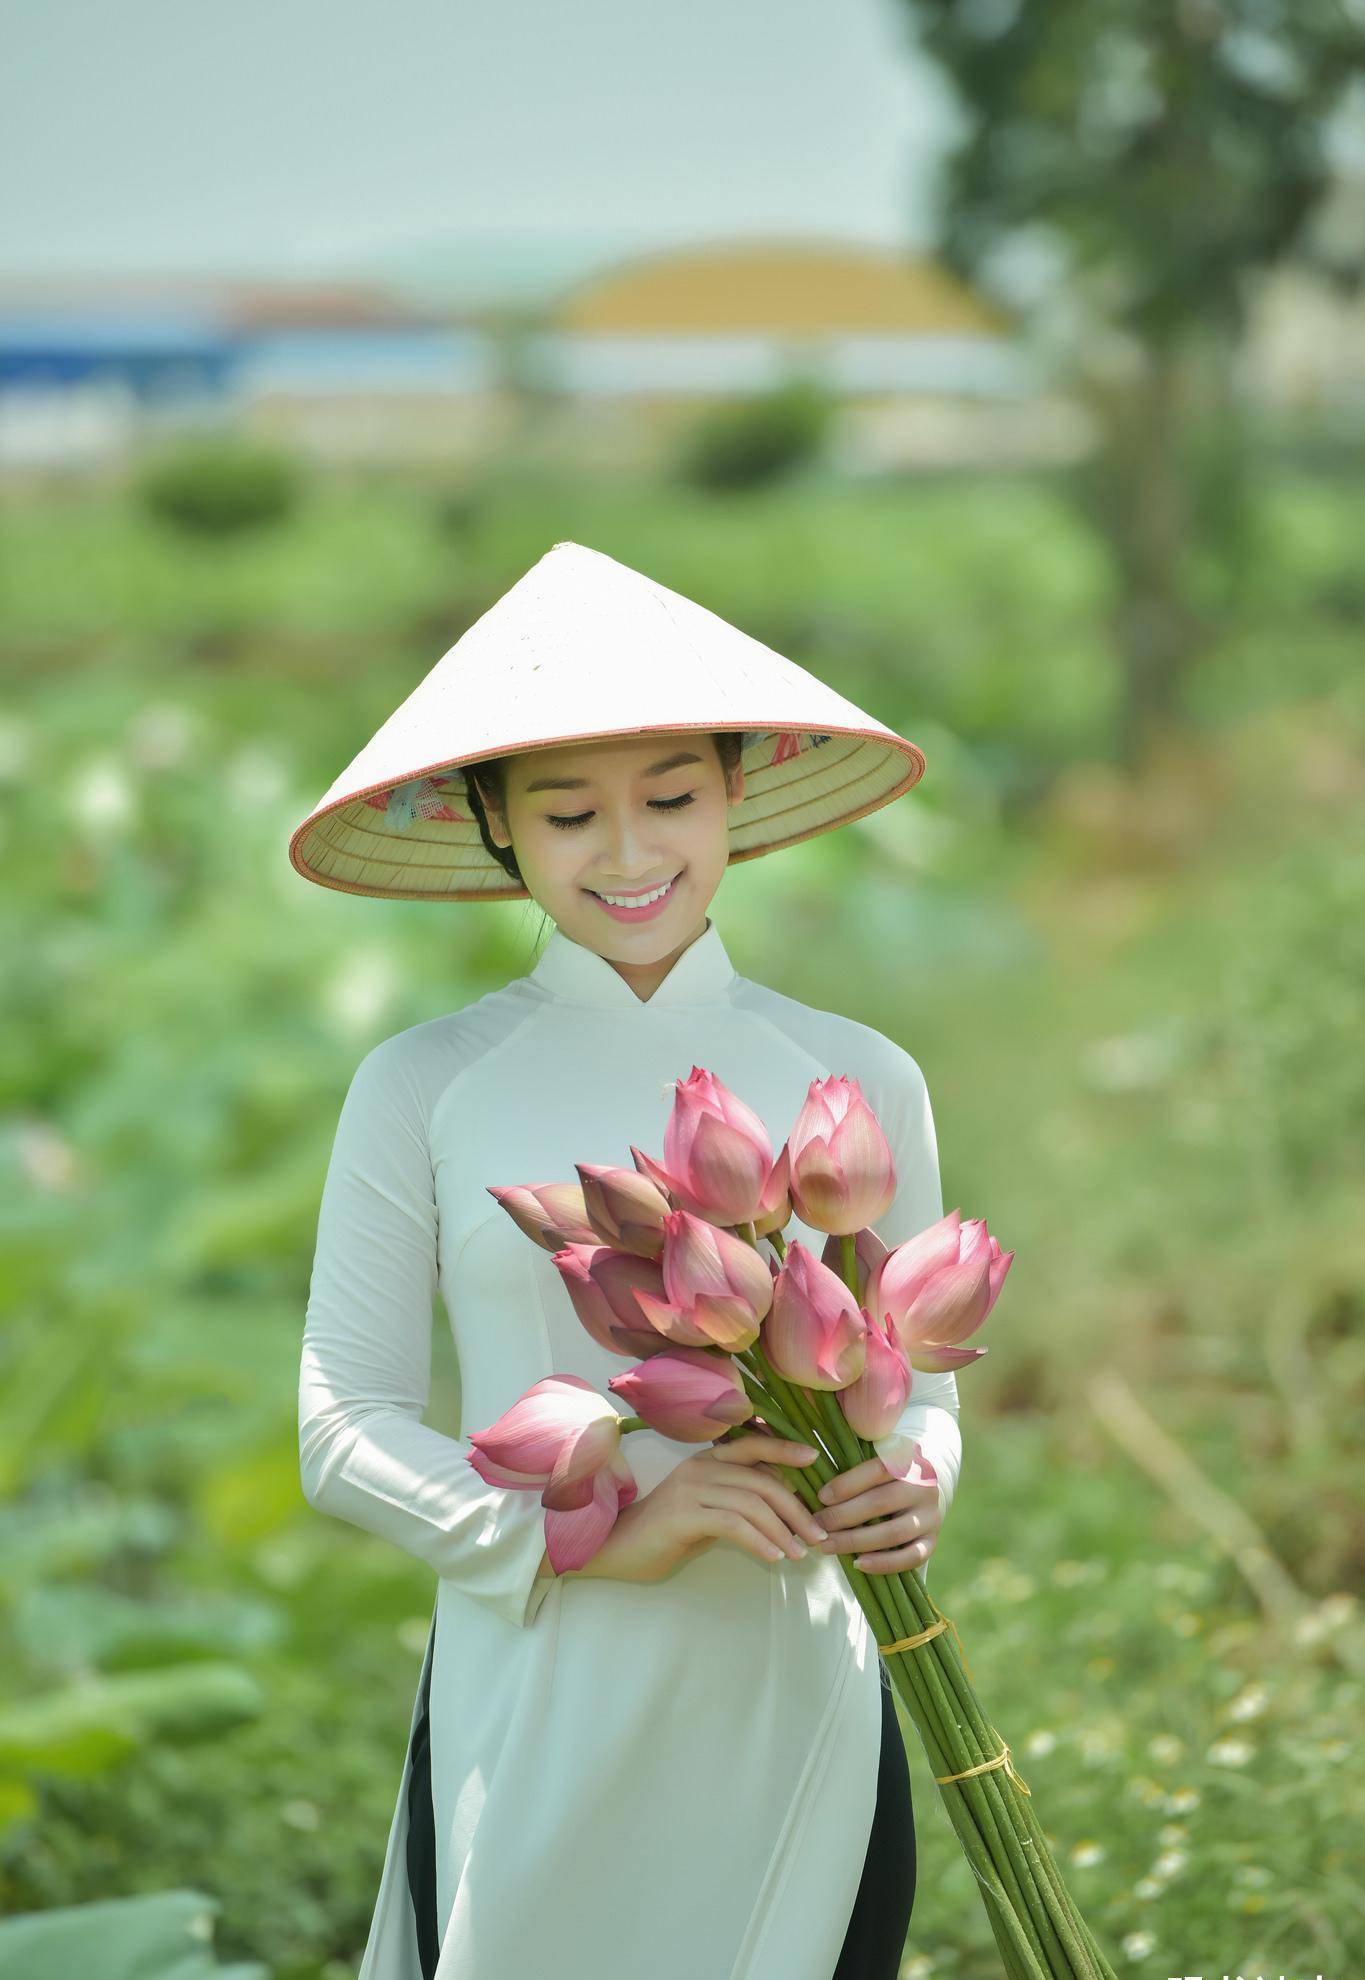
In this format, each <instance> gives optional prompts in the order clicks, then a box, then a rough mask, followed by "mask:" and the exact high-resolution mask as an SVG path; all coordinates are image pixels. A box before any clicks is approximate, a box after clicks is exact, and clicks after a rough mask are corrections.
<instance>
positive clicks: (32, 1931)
mask: <svg viewBox="0 0 1365 1980" xmlns="http://www.w3.org/2000/svg"><path fill="white" fill-rule="evenodd" d="M217 1910H218V1905H217V1904H216V1902H215V1901H214V1900H213V1899H212V1898H206V1897H203V1896H202V1895H201V1894H200V1893H199V1892H198V1891H158V1892H157V1893H155V1895H153V1896H150V1897H130V1898H115V1899H112V1900H110V1901H109V1902H106V1903H103V1904H84V1905H74V1906H67V1907H64V1908H62V1909H61V1910H54V1911H48V1912H44V1913H42V1914H41V1915H38V1916H34V1917H28V1918H8V1919H5V1920H4V1921H3V1922H0V1980H72V1975H73V1974H77V1973H82V1974H87V1973H88V1974H91V1975H94V1974H96V1973H98V1975H99V1980H269V1971H270V1970H269V1968H268V1967H266V1966H264V1965H262V1964H261V1963H260V1962H259V1961H257V1960H240V1961H237V1962H234V1964H233V1965H231V1966H223V1965H221V1964H220V1963H219V1962H218V1961H217V1960H216V1959H215V1958H214V1956H213V1951H212V1948H211V1947H210V1946H209V1945H207V1944H206V1943H205V1941H206V1939H208V1938H209V1937H210V1936H211V1935H212V1932H213V1921H214V1916H215V1914H216V1912H217Z"/></svg>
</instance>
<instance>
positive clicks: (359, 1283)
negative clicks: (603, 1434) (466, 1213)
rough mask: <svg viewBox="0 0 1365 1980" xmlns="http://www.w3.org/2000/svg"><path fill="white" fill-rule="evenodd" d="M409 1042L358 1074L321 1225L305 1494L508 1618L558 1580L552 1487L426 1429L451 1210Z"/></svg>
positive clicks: (341, 1125)
mask: <svg viewBox="0 0 1365 1980" xmlns="http://www.w3.org/2000/svg"><path fill="white" fill-rule="evenodd" d="M398 1042H399V1041H397V1040H388V1041H386V1042H385V1044H382V1045H379V1046H377V1047H376V1048H375V1049H374V1050H373V1051H372V1052H371V1053H370V1054H369V1055H368V1056H367V1057H366V1058H365V1059H364V1060H362V1061H361V1064H360V1066H359V1067H358V1068H357V1071H356V1074H355V1077H354V1079H353V1080H352V1082H351V1087H350V1090H349V1092H348V1093H347V1096H346V1100H345V1103H344V1105H343V1107H342V1110H341V1117H340V1120H339V1122H338V1125H337V1132H336V1138H335V1141H334V1144H333V1148H332V1155H331V1160H330V1163H329V1166H328V1170H327V1177H326V1181H325V1184H324V1186H323V1193H322V1204H321V1210H320V1213H319V1218H318V1237H317V1251H316V1254H315V1257H314V1262H313V1271H312V1281H311V1287H310V1291H309V1298H308V1312H307V1320H306V1323H305V1327H304V1335H303V1351H302V1360H301V1366H300V1373H299V1465H300V1476H301V1480H302V1485H303V1492H304V1496H305V1498H306V1499H307V1500H308V1502H309V1504H310V1505H313V1506H316V1507H317V1508H319V1510H321V1511H322V1512H327V1513H333V1514H335V1515H336V1516H337V1518H339V1519H344V1520H348V1521H350V1522H351V1523H352V1524H353V1525H356V1526H360V1527H364V1528H365V1529H366V1530H367V1531H368V1532H370V1533H375V1534H378V1535H380V1536H381V1537H382V1538H383V1539H386V1540H391V1541H393V1543H394V1544H395V1545H396V1546H399V1547H402V1548H404V1549H405V1550H406V1551H407V1552H408V1553H410V1554H414V1555H416V1556H417V1557H418V1558H419V1559H421V1560H424V1561H427V1562H428V1563H429V1564H430V1565H431V1566H432V1567H433V1568H434V1569H435V1570H436V1572H437V1574H438V1575H440V1576H441V1577H442V1578H443V1579H445V1580H447V1581H451V1582H454V1583H455V1584H456V1585H457V1586H458V1587H459V1588H460V1589H462V1590H463V1592H464V1593H465V1594H466V1595H470V1596H473V1597H475V1598H476V1599H477V1600H479V1601H481V1602H484V1603H486V1604H487V1605H488V1606H489V1607H490V1608H491V1609H493V1610H495V1611H496V1612H497V1614H499V1615H501V1616H504V1617H505V1618H506V1619H507V1621H508V1622H510V1623H514V1624H516V1625H518V1626H519V1627H525V1626H526V1625H528V1624H529V1623H531V1622H532V1621H533V1619H534V1618H535V1616H536V1614H537V1612H538V1611H539V1608H540V1605H541V1603H542V1602H543V1601H544V1599H545V1596H546V1595H547V1594H548V1592H549V1590H550V1588H551V1586H552V1577H542V1578H540V1579H537V1574H538V1570H539V1567H540V1564H541V1560H542V1558H543V1556H544V1552H545V1519H544V1509H543V1507H542V1506H541V1503H540V1499H539V1496H538V1494H536V1493H534V1492H523V1491H517V1490H513V1489H511V1488H509V1487H504V1486H490V1485H487V1484H485V1483H484V1481H483V1479H481V1478H480V1476H479V1474H478V1473H477V1472H476V1471H475V1470H474V1469H473V1467H472V1466H471V1465H470V1464H469V1462H468V1452H469V1450H470V1449H471V1448H472V1447H471V1446H470V1445H469V1443H468V1442H467V1441H466V1440H464V1439H456V1438H452V1437H447V1436H444V1435H443V1434H442V1433H441V1432H440V1431H438V1430H434V1429H432V1428H431V1427H430V1426H429V1425H428V1424H425V1423H423V1421H422V1416H423V1413H424V1411H425V1410H426V1407H427V1402H428V1399H429V1394H430V1382H431V1342H432V1333H431V1330H432V1307H433V1301H434V1299H435V1295H436V1288H437V1250H436V1234H437V1208H436V1201H435V1190H434V1184H433V1178H432V1165H431V1154H430V1147H429V1144H428V1140H427V1128H426V1116H425V1114H424V1112H423V1108H422V1104H421V1095H420V1092H419V1091H418V1089H417V1087H416V1085H415V1082H414V1080H413V1077H412V1072H411V1069H410V1067H409V1065H408V1063H407V1062H406V1060H405V1057H404V1055H403V1054H402V1052H401V1051H399V1050H395V1049H394V1048H395V1046H396V1045H397V1044H398Z"/></svg>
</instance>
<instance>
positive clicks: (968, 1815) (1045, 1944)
mask: <svg viewBox="0 0 1365 1980" xmlns="http://www.w3.org/2000/svg"><path fill="white" fill-rule="evenodd" d="M740 1234H741V1235H742V1236H745V1237H747V1238H748V1240H749V1242H750V1243H754V1244H756V1242H757V1240H756V1238H755V1236H754V1227H753V1225H749V1226H747V1227H746V1226H740ZM768 1236H769V1242H770V1243H771V1244H772V1246H773V1248H774V1250H775V1252H776V1253H777V1255H778V1257H779V1258H783V1257H785V1255H786V1251H787V1246H786V1242H785V1240H784V1239H783V1237H782V1235H781V1233H780V1232H772V1233H769V1234H768ZM839 1257H840V1264H841V1267H842V1272H841V1276H842V1277H843V1279H844V1282H845V1284H846V1285H848V1287H849V1288H850V1290H851V1291H852V1292H853V1293H854V1295H855V1297H856V1295H857V1291H858V1276H857V1240H856V1236H855V1235H854V1234H852V1233H842V1232H841V1233H840V1234H839ZM755 1378H756V1379H755ZM745 1386H746V1390H747V1391H748V1393H749V1395H750V1397H751V1399H752V1400H753V1401H754V1402H755V1404H756V1406H757V1407H758V1409H759V1410H760V1412H761V1413H762V1414H763V1416H764V1419H765V1421H770V1422H772V1423H773V1424H774V1426H775V1427H776V1428H777V1429H778V1430H779V1432H780V1434H782V1435H784V1436H785V1435H789V1434H790V1435H794V1437H795V1438H796V1440H798V1441H800V1440H802V1439H804V1441H806V1442H808V1443H810V1444H811V1445H812V1447H813V1448H814V1449H816V1450H817V1451H818V1452H819V1453H820V1458H819V1460H818V1462H817V1463H816V1464H815V1465H810V1466H805V1467H802V1468H801V1469H799V1470H797V1469H793V1468H791V1467H787V1466H782V1467H780V1468H781V1470H782V1472H783V1476H784V1477H785V1478H787V1479H788V1480H789V1482H790V1483H791V1484H792V1486H793V1489H794V1490H796V1491H797V1493H798V1494H799V1495H800V1497H801V1498H802V1500H803V1502H804V1503H806V1504H807V1505H808V1506H809V1507H810V1509H811V1511H812V1512H814V1513H815V1514H816V1516H817V1517H818V1516H819V1513H820V1511H821V1506H820V1502H819V1492H818V1487H819V1485H820V1484H822V1483H824V1482H825V1479H826V1477H827V1476H832V1475H834V1473H835V1472H836V1471H843V1470H850V1469H852V1467H853V1466H854V1465H856V1464H860V1463H862V1462H864V1461H865V1460H866V1459H868V1458H870V1457H873V1456H875V1455H876V1452H875V1450H874V1449H873V1448H872V1447H871V1446H870V1445H868V1444H866V1443H864V1441H863V1440H862V1439H861V1438H860V1437H858V1436H857V1435H856V1433H855V1432H854V1431H853V1429H852V1426H851V1425H850V1424H849V1422H848V1420H847V1418H846V1417H845V1416H844V1414H843V1410H842V1408H841V1407H840V1405H839V1402H838V1399H837V1397H836V1396H835V1395H834V1394H832V1393H831V1392H830V1391H829V1390H814V1391H808V1390H806V1389H804V1388H802V1387H801V1386H800V1385H799V1384H797V1383H791V1382H788V1381H787V1380H786V1379H785V1378H784V1377H783V1376H781V1375H780V1374H779V1373H778V1371H777V1370H776V1369H775V1368H773V1366H772V1365H771V1363H770V1362H769V1360H768V1358H767V1356H766V1355H765V1354H764V1353H763V1350H762V1348H761V1346H759V1345H758V1344H757V1343H755V1345H754V1347H753V1348H751V1349H750V1350H749V1361H748V1363H747V1367H746V1375H745ZM779 1419H780V1420H779ZM812 1474H814V1478H812ZM836 1558H838V1559H839V1560H840V1563H841V1565H842V1568H843V1571H844V1574H845V1575H846V1577H847V1579H848V1581H849V1584H850V1586H851V1587H852V1588H853V1591H854V1593H855V1595H856V1596H857V1598H858V1601H859V1604H860V1606H861V1607H862V1609H863V1612H864V1614H865V1616H866V1617H867V1619H868V1622H869V1623H870V1624H871V1626H872V1630H873V1634H874V1635H875V1637H876V1639H877V1642H878V1646H879V1654H880V1648H881V1647H883V1646H885V1645H886V1644H889V1643H894V1642H896V1641H898V1640H899V1639H900V1638H901V1637H903V1636H914V1635H919V1634H920V1633H921V1632H922V1631H923V1630H924V1629H925V1628H927V1627H929V1626H931V1625H932V1624H933V1623H935V1622H937V1621H939V1620H940V1614H939V1611H938V1609H937V1607H936V1606H935V1604H934V1603H933V1601H932V1599H931V1598H930V1596H929V1594H928V1591H927V1589H926V1588H925V1586H924V1582H923V1578H922V1575H921V1573H920V1572H919V1571H918V1570H916V1569H904V1570H902V1571H901V1572H899V1573H897V1574H888V1575H883V1574H873V1575H870V1576H869V1575H868V1574H866V1573H865V1572H864V1571H863V1570H862V1569H860V1568H858V1567H856V1566H855V1565H854V1563H853V1560H852V1558H851V1556H848V1555H839V1556H836ZM889 1661H892V1669H891V1672H890V1676H891V1681H892V1682H893V1683H894V1684H895V1686H896V1689H897V1691H898V1692H899V1693H900V1695H901V1697H902V1699H903V1700H904V1702H905V1704H906V1707H907V1709H908V1710H909V1712H910V1714H911V1717H912V1718H913V1719H914V1722H915V1727H916V1730H917V1731H918V1732H919V1734H920V1737H921V1740H922V1741H923V1742H924V1746H925V1751H926V1755H927V1757H928V1759H929V1760H930V1763H931V1765H932V1767H933V1771H934V1773H935V1774H936V1775H937V1774H949V1773H960V1772H961V1771H962V1770H963V1769H964V1768H966V1767H970V1766H977V1765H980V1763H981V1762H983V1761H986V1760H993V1759H995V1758H997V1757H998V1754H999V1751H1000V1748H1001V1747H1002V1745H1003V1741H1002V1739H1001V1736H1000V1734H999V1732H998V1731H997V1730H996V1729H995V1727H994V1726H992V1725H991V1723H990V1721H989V1720H988V1719H987V1717H986V1715H985V1713H984V1712H983V1711H982V1709H981V1706H980V1703H979V1701H978V1699H977V1696H976V1693H975V1690H974V1688H973V1686H972V1684H971V1682H970V1680H969V1679H968V1677H967V1675H966V1672H965V1670H964V1669H963V1667H962V1663H961V1658H960V1654H959V1652H958V1650H957V1648H956V1646H955V1644H951V1643H949V1641H948V1632H944V1631H941V1632H940V1633H939V1634H938V1635H937V1636H935V1637H933V1638H930V1639H929V1640H928V1641H927V1642H926V1643H924V1644H922V1645H916V1646H915V1649H914V1650H913V1651H907V1652H898V1653H896V1654H895V1656H894V1659H893V1660H889ZM948 1785H949V1783H947V1782H946V1781H945V1782H944V1783H943V1786H944V1788H945V1790H946V1788H947V1787H948ZM951 1786H952V1787H953V1789H954V1790H955V1793H954V1794H953V1795H951V1796H950V1795H948V1794H947V1793H946V1792H945V1794H944V1802H945V1806H946V1809H947V1812H948V1814H949V1818H950V1820H951V1821H952V1823H953V1827H954V1829H955V1831H956V1833H957V1835H958V1839H959V1841H960V1842H961V1844H962V1847H963V1850H964V1852H965V1854H966V1856H967V1859H968V1862H969V1865H970V1867H971V1869H972V1871H973V1873H974V1875H975V1876H976V1877H977V1880H978V1882H979V1883H980V1884H981V1886H982V1889H983V1891H984V1892H985V1894H986V1895H987V1897H988V1898H994V1899H995V1904H994V1906H989V1907H988V1916H989V1918H990V1922H991V1928H992V1931H993V1933H994V1936H995V1940H996V1944H997V1946H998V1947H999V1949H1000V1953H1001V1957H1002V1959H1003V1960H1004V1963H1005V1967H1006V1972H1007V1975H1008V1980H1058V1977H1059V1976H1064V1977H1065V1980H1114V1976H1113V1971H1112V1968H1111V1967H1110V1966H1109V1965H1108V1962H1107V1961H1106V1960H1105V1958H1104V1955H1103V1953H1102V1952H1101V1951H1100V1948H1099V1945H1098V1943H1097V1942H1096V1940H1095V1938H1094V1935H1093V1934H1092V1933H1091V1931H1090V1930H1089V1928H1088V1926H1087V1925H1086V1923H1085V1921H1084V1919H1083V1918H1082V1917H1081V1916H1080V1914H1079V1912H1078V1911H1077V1909H1076V1905H1075V1901H1074V1900H1073V1898H1072V1897H1071V1894H1070V1892H1069V1891H1068V1890H1067V1888H1066V1885H1065V1883H1064V1881H1063V1879H1062V1876H1061V1873H1060V1870H1059V1869H1058V1867H1057V1864H1056V1861H1055V1859H1054V1857H1053V1855H1052V1852H1051V1850H1050V1848H1049V1846H1048V1843H1047V1838H1046V1837H1045V1835H1044V1834H1043V1831H1042V1826H1041V1824H1040V1822H1039V1820H1038V1818H1037V1816H1036V1814H1034V1813H1033V1811H1032V1809H1031V1808H1030V1806H1029V1805H1028V1800H1027V1798H1026V1797H1024V1796H1023V1795H1021V1793H1020V1792H1019V1790H1018V1789H1016V1788H1015V1787H1014V1785H1013V1783H1012V1781H1010V1780H1009V1779H1008V1778H1007V1777H1002V1774H1001V1771H1000V1770H999V1769H998V1768H984V1769H983V1771H982V1772H981V1773H980V1774H977V1775H968V1776H967V1777H966V1778H965V1779H961V1780H956V1781H953V1782H952V1783H951Z"/></svg>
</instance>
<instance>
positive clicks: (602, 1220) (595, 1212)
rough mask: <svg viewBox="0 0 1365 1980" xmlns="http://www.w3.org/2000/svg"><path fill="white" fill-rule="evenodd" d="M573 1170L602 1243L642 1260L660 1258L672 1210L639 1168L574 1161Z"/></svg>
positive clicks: (667, 1201)
mask: <svg viewBox="0 0 1365 1980" xmlns="http://www.w3.org/2000/svg"><path fill="white" fill-rule="evenodd" d="M574 1167H575V1168H576V1169H577V1171H578V1174H579V1179H580V1180H581V1182H582V1185H583V1201H584V1203H585V1205H586V1206H587V1212H588V1217H589V1219H590V1220H591V1223H592V1227H593V1229H594V1231H596V1233H597V1235H598V1237H599V1238H601V1240H602V1242H603V1243H604V1244H614V1245H616V1246H618V1247H619V1249H620V1250H622V1251H633V1252H635V1253H637V1254H638V1256H639V1257H641V1258H658V1257H661V1256H662V1253H663V1248H664V1218H665V1217H666V1216H667V1215H668V1213H669V1210H670V1209H671V1208H672V1205H671V1204H670V1202H669V1200H668V1198H667V1197H666V1196H665V1195H664V1194H663V1192H662V1190H660V1189H659V1188H658V1186H657V1185H656V1184H655V1183H653V1182H651V1181H650V1180H649V1178H648V1177H647V1176H644V1175H642V1174H640V1172H639V1171H638V1170H636V1169H617V1168H607V1167H603V1166H601V1165H600V1164H598V1163H595V1162H575V1163H574Z"/></svg>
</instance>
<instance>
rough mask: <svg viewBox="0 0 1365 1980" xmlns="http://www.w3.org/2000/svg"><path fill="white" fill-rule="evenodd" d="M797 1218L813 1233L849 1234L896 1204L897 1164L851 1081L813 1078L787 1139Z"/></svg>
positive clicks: (853, 1080) (866, 1105)
mask: <svg viewBox="0 0 1365 1980" xmlns="http://www.w3.org/2000/svg"><path fill="white" fill-rule="evenodd" d="M787 1150H788V1155H789V1159H790V1163H791V1195H792V1202H793V1203H794V1204H795V1205H796V1214H797V1216H798V1217H799V1218H800V1219H801V1221H802V1223H803V1224H809V1225H810V1226H811V1228H812V1230H817V1231H831V1232H835V1233H837V1234H839V1235H840V1236H851V1235H852V1234H853V1233H854V1232H855V1231H859V1230H861V1229H862V1228H863V1227H864V1225H866V1224H875V1223H876V1221H877V1219H878V1218H879V1217H883V1216H885V1214H886V1212H887V1211H888V1210H889V1209H890V1208H891V1205H892V1204H893V1203H894V1202H895V1200H896V1165H895V1163H894V1161H893V1160H892V1157H891V1144H890V1142H889V1141H888V1140H887V1138H886V1136H885V1134H884V1133H883V1132H882V1126H881V1122H880V1121H879V1120H878V1119H877V1116H876V1115H875V1114H874V1113H873V1111H872V1109H871V1108H870V1107H869V1106H868V1104H867V1102H866V1100H865V1099H864V1098H863V1094H862V1088H861V1087H860V1086H859V1084H858V1082H857V1080H856V1079H842V1078H830V1079H813V1080H812V1081H811V1083H810V1090H809V1092H808V1093H807V1095H806V1100H805V1104H804V1105H803V1107H802V1109H801V1112H800V1113H799V1114H798V1115H797V1117H796V1125H795V1126H794V1127H793V1129H792V1131H791V1133H790V1134H789V1135H788V1137H787Z"/></svg>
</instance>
